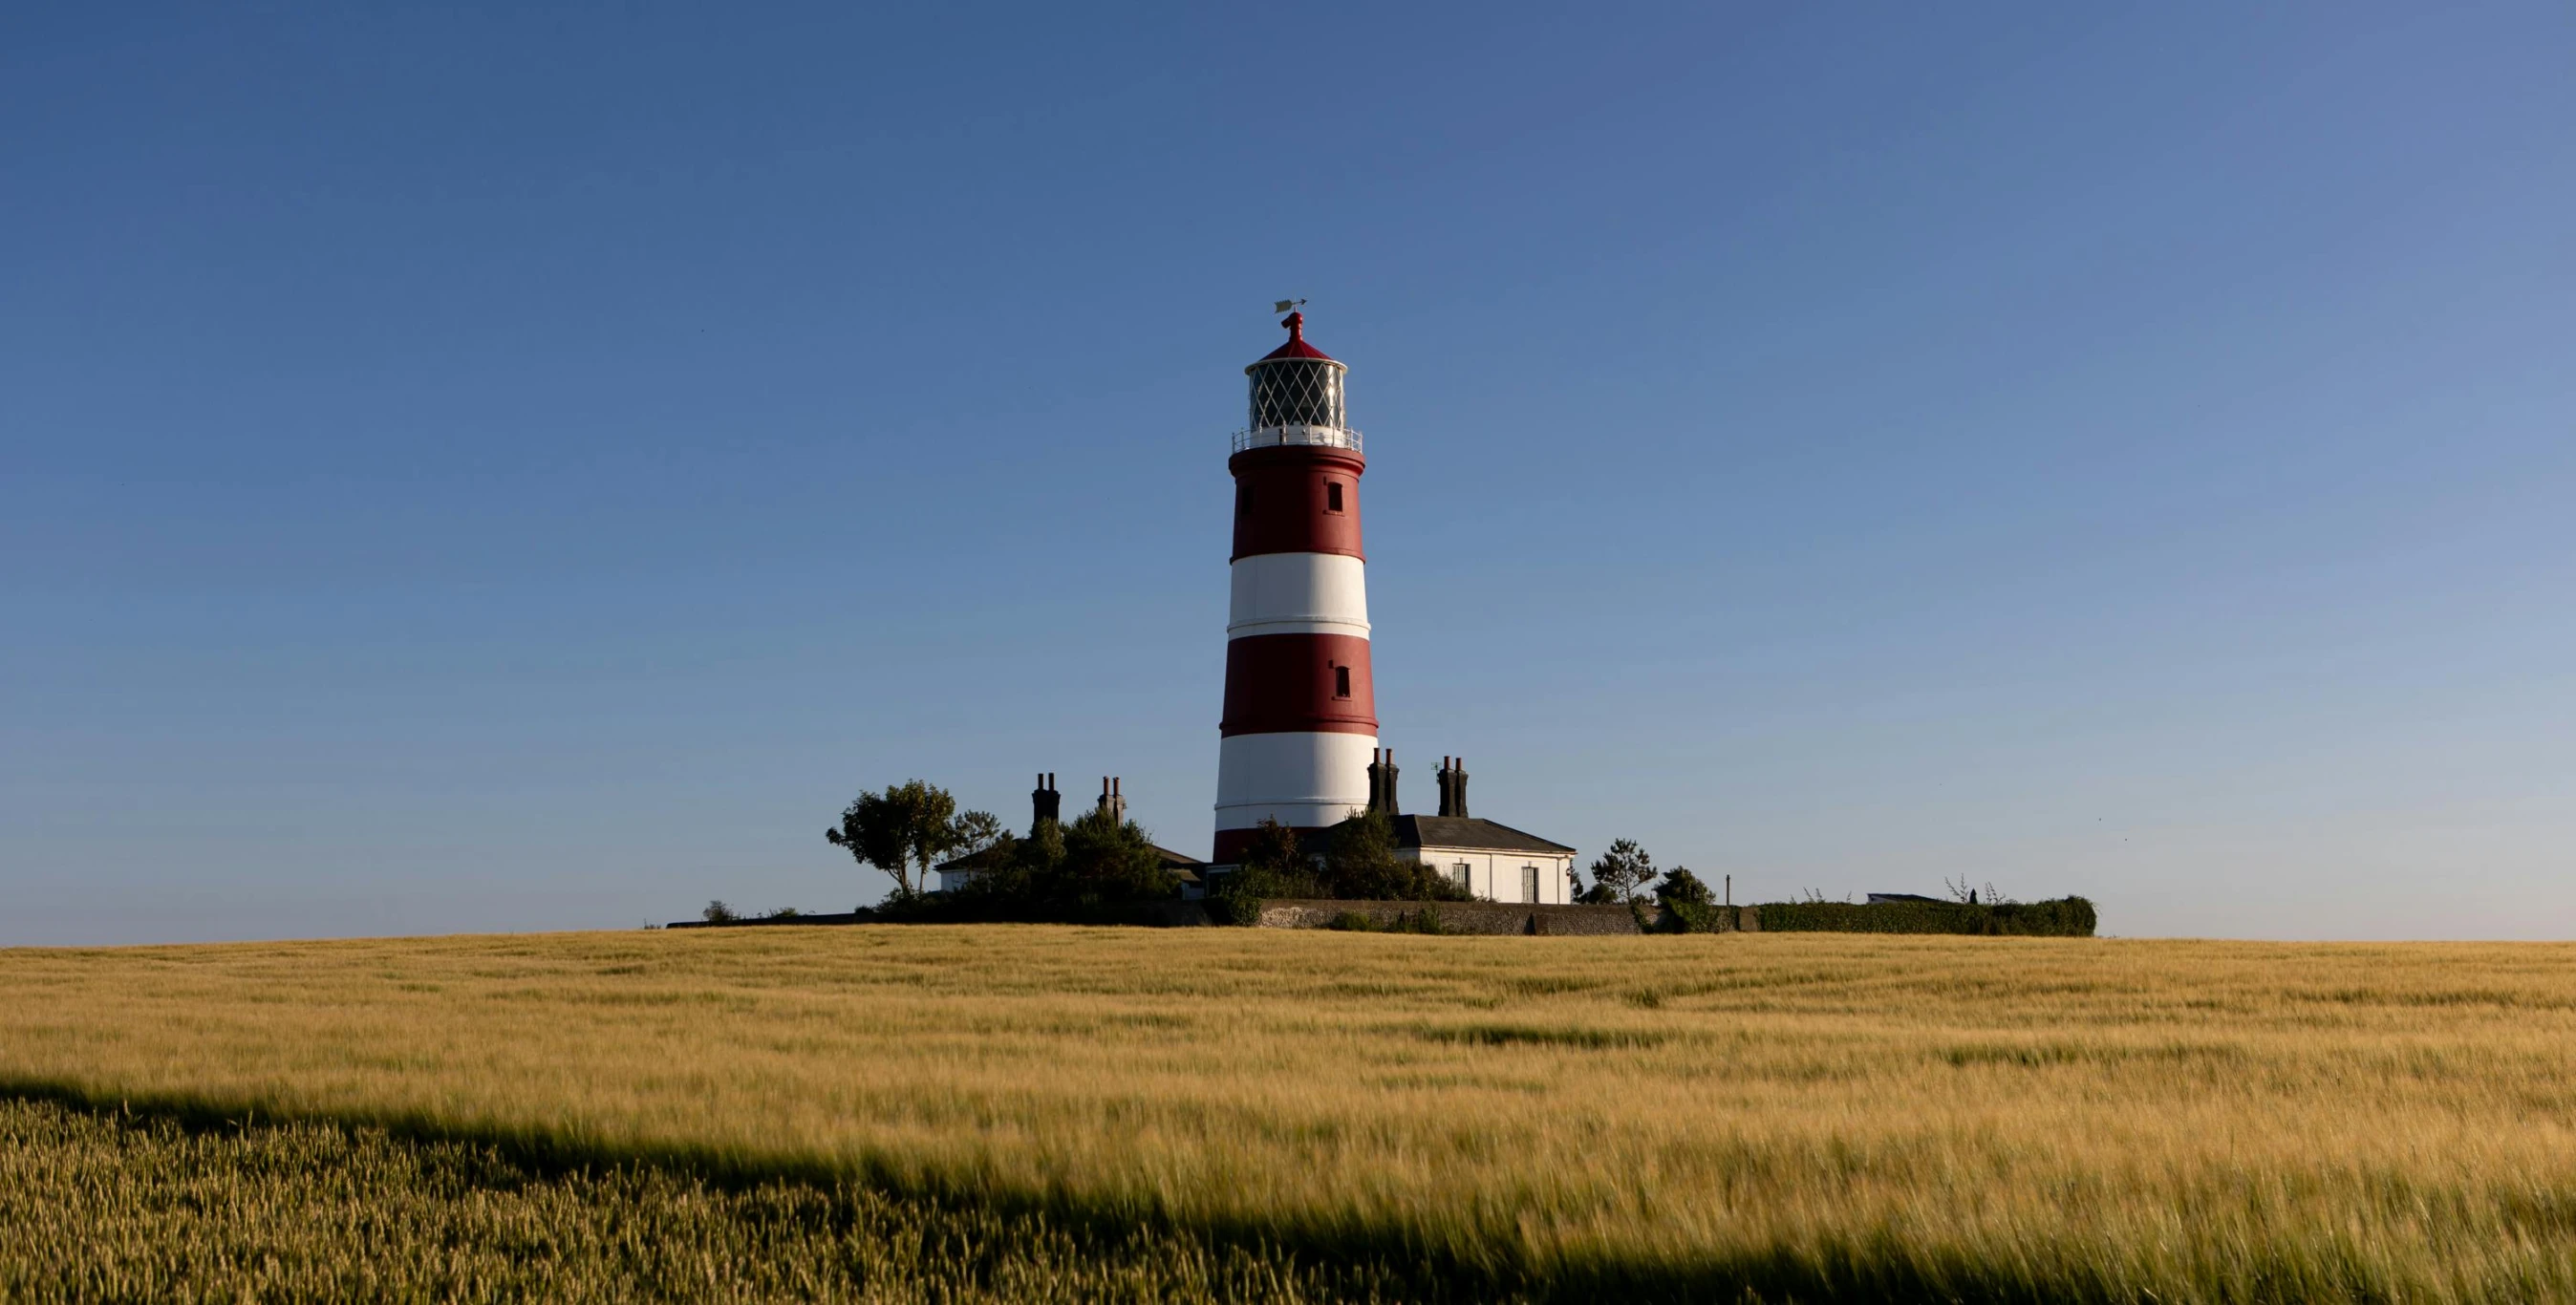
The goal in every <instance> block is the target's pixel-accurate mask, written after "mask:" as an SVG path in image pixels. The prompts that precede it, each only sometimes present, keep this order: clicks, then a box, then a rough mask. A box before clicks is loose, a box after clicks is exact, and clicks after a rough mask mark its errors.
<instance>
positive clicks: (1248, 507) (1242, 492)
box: [1234, 485, 1252, 517]
mask: <svg viewBox="0 0 2576 1305" xmlns="http://www.w3.org/2000/svg"><path fill="white" fill-rule="evenodd" d="M1234 514H1235V515H1236V516H1239V517H1248V516H1251V515H1252V486H1250V485H1245V486H1243V487H1242V488H1240V489H1237V490H1236V491H1234Z"/></svg>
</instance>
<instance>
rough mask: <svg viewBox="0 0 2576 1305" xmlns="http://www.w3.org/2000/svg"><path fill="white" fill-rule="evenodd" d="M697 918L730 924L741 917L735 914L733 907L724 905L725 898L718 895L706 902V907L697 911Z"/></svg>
mask: <svg viewBox="0 0 2576 1305" xmlns="http://www.w3.org/2000/svg"><path fill="white" fill-rule="evenodd" d="M698 918H699V919H702V920H704V921H706V922H707V923H709V924H731V923H733V922H734V921H736V920H739V919H741V918H742V917H741V916H740V915H737V914H735V913H734V909H733V908H732V907H730V906H727V905H725V900H724V899H723V898H721V897H719V898H717V899H715V900H714V901H712V902H709V903H707V909H705V910H703V911H700V912H698Z"/></svg>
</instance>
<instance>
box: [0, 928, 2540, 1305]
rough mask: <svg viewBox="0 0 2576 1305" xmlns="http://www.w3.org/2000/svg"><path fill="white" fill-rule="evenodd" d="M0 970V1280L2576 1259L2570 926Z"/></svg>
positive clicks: (827, 946)
mask: <svg viewBox="0 0 2576 1305" xmlns="http://www.w3.org/2000/svg"><path fill="white" fill-rule="evenodd" d="M0 992H5V993H6V994H8V996H9V998H10V1000H9V1001H8V1002H6V1003H5V1004H0V1093H5V1095H6V1096H8V1097H12V1098H15V1099H16V1101H17V1104H15V1105H10V1106H6V1107H5V1108H0V1296H17V1295H27V1296H37V1297H41V1296H43V1295H45V1294H47V1289H46V1287H45V1286H44V1284H49V1283H50V1284H56V1285H57V1286H61V1285H62V1284H72V1285H71V1286H69V1287H65V1288H63V1289H62V1290H61V1292H60V1294H63V1295H69V1296H80V1295H90V1296H95V1297H100V1298H106V1297H117V1296H133V1295H154V1296H158V1295H171V1294H181V1293H180V1292H178V1291H176V1290H152V1289H143V1288H140V1287H136V1286H135V1284H149V1283H162V1284H171V1283H178V1284H186V1285H188V1286H189V1287H190V1289H191V1290H192V1291H193V1292H194V1293H195V1294H201V1295H203V1294H212V1295H215V1296H223V1295H226V1294H230V1293H237V1292H244V1291H249V1290H252V1289H255V1288H257V1287H258V1286H259V1284H260V1282H263V1281H264V1282H266V1283H268V1284H269V1289H268V1290H262V1291H259V1292H258V1294H261V1295H265V1296H273V1295H278V1294H285V1295H295V1294H308V1295H335V1294H348V1291H347V1290H346V1289H345V1286H344V1287H342V1288H337V1289H335V1288H333V1287H330V1286H326V1285H317V1284H331V1283H337V1284H344V1285H345V1284H348V1283H356V1282H371V1283H373V1284H374V1285H375V1289H374V1290H373V1291H372V1292H371V1293H370V1294H382V1295H403V1294H412V1295H417V1296H421V1297H434V1296H441V1295H448V1294H454V1293H456V1292H459V1291H473V1292H484V1293H489V1294H512V1293H517V1294H523V1295H534V1296H556V1297H575V1296H582V1295H590V1296H595V1297H599V1298H632V1297H636V1296H674V1297H680V1298H696V1297H703V1298H750V1297H757V1296H761V1295H768V1294H792V1295H812V1296H819V1297H842V1298H873V1299H885V1300H898V1299H905V1300H908V1299H954V1300H973V1299H1033V1298H1039V1297H1041V1296H1043V1295H1045V1294H1048V1293H1049V1292H1052V1293H1053V1294H1054V1295H1056V1296H1057V1297H1059V1298H1117V1299H1139V1300H1175V1301H1181V1300H1205V1299H1261V1298H1273V1297H1280V1298H1300V1299H1312V1300H1323V1299H1340V1298H1354V1297H1357V1298H1365V1297H1369V1296H1379V1297H1384V1298H1404V1297H1412V1296H1449V1297H1452V1298H1456V1299H1492V1298H1497V1297H1501V1296H1511V1295H1517V1296H1525V1297H1528V1298H1533V1299H1543V1298H1551V1297H1553V1298H1563V1299H1586V1298H1594V1297H1598V1296H1603V1295H1610V1294H1616V1295H1618V1296H1621V1297H1625V1298H1648V1297H1668V1298H1691V1299H1706V1298H1711V1297H1716V1298H1721V1299H1758V1300H1877V1299H1886V1298H1890V1297H1898V1298H1927V1297H1928V1298H1935V1299H1963V1300H2031V1301H2038V1300H2105V1301H2107V1300H2121V1301H2146V1300H2154V1301H2160V1302H2172V1301H2190V1300H2213V1301H2215V1300H2227V1301H2257V1300H2263V1301H2307V1300H2321V1299H2348V1300H2427V1301H2443V1300H2460V1301H2526V1300H2536V1299H2576V947H2563V946H2555V945H2466V944H2461V945H2452V944H2415V945H2288V944H2253V943H2193V942H2133V941H2112V940H2090V939H2081V940H2074V939H2070V940H2058V939H1981V938H1979V939H1972V938H1903V937H1856V936H1836V935H1812V934H1811V935H1782V936H1762V935H1732V936H1713V937H1712V936H1690V937H1669V936H1663V937H1630V938H1589V939H1551V938H1526V939H1525V938H1422V937H1399V936H1381V935H1369V934H1334V933H1297V932H1280V931H1271V930H1258V931H1255V930H1212V929H1202V930H1172V931H1142V930H1095V929H1067V928H1041V927H989V928H953V929H948V928H911V929H904V928H830V929H822V928H818V929H792V928H789V929H783V928H768V929H743V930H705V931H683V932H637V933H629V934H574V935H554V936H511V937H475V938H447V939H428V940H404V941H365V942H332V943H295V944H262V945H241V946H223V947H171V948H139V949H125V950H113V951H62V950H21V951H10V952H0ZM387 1211H394V1212H400V1213H399V1214H388V1213H385V1212H387ZM96 1229H106V1230H109V1231H107V1232H93V1231H92V1230H96ZM532 1248H533V1249H532ZM477 1266H481V1267H480V1268H479V1269H478V1268H477ZM262 1273H266V1274H269V1275H271V1276H270V1277H269V1278H267V1279H259V1278H258V1275H259V1274H262ZM119 1274H124V1275H126V1276H124V1277H122V1278H120V1277H117V1276H116V1275H119ZM299 1275H300V1276H299ZM442 1275H444V1276H442ZM477 1275H479V1276H477ZM513 1275H516V1276H513ZM120 1281H121V1282H125V1283H127V1284H128V1289H125V1290H119V1289H117V1288H116V1287H115V1286H113V1285H112V1284H113V1283H115V1282H120ZM81 1283H87V1284H89V1285H88V1286H87V1287H86V1288H84V1287H81V1286H80V1285H78V1284H81ZM459 1284H465V1285H464V1286H462V1287H460V1286H459Z"/></svg>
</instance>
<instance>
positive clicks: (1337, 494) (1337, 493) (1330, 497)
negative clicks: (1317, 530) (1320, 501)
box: [1324, 480, 1342, 512]
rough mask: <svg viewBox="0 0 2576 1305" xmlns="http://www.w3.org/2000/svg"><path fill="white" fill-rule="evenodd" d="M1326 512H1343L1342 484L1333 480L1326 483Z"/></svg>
mask: <svg viewBox="0 0 2576 1305" xmlns="http://www.w3.org/2000/svg"><path fill="white" fill-rule="evenodd" d="M1324 510H1325V511H1327V512H1339V511H1341V510H1342V482H1340V481H1338V480H1333V481H1326V482H1325V483H1324Z"/></svg>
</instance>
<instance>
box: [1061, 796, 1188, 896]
mask: <svg viewBox="0 0 2576 1305" xmlns="http://www.w3.org/2000/svg"><path fill="white" fill-rule="evenodd" d="M1058 874H1059V876H1060V879H1061V886H1060V887H1059V889H1058V894H1057V895H1058V899H1059V900H1062V901H1066V902H1067V903H1068V904H1070V905H1075V906H1100V905H1106V904H1108V903H1112V902H1134V901H1152V900H1157V899H1161V898H1167V897H1174V896H1177V895H1179V893H1180V889H1181V882H1180V880H1179V879H1177V878H1175V877H1174V876H1173V874H1172V872H1171V871H1170V870H1169V869H1167V868H1166V867H1165V866H1164V865H1163V854H1162V853H1161V852H1159V851H1156V850H1155V848H1154V840H1153V839H1152V838H1151V837H1150V836H1148V835H1147V834H1146V833H1145V830H1144V827H1143V826H1141V825H1138V824H1137V823H1136V822H1135V821H1133V820H1115V819H1112V818H1111V817H1110V815H1109V813H1107V812H1105V811H1097V810H1095V811H1091V812H1088V813H1086V814H1085V815H1084V816H1083V817H1082V818H1081V819H1079V820H1076V821H1074V822H1073V823H1072V824H1070V825H1067V826H1065V829H1064V864H1063V868H1062V869H1061V870H1060V871H1059V872H1058Z"/></svg>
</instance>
